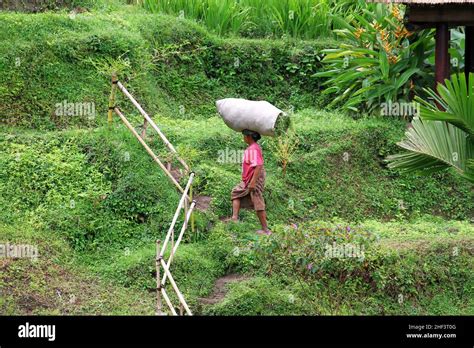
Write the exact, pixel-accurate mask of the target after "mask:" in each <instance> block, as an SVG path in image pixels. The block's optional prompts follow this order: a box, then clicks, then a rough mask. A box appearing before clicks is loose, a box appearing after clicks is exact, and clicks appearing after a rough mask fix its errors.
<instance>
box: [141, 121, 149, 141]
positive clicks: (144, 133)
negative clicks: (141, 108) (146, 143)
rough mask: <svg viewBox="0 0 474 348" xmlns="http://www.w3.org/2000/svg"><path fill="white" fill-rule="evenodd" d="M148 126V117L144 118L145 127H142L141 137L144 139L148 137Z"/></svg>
mask: <svg viewBox="0 0 474 348" xmlns="http://www.w3.org/2000/svg"><path fill="white" fill-rule="evenodd" d="M147 126H148V123H147V121H146V119H143V126H142V127H143V128H142V134H141V137H142V139H143V140H145V139H146V127H147Z"/></svg>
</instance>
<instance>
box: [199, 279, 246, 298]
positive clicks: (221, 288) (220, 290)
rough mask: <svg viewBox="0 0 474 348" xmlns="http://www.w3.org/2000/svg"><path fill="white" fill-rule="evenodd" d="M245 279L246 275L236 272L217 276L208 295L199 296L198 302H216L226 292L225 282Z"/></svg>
mask: <svg viewBox="0 0 474 348" xmlns="http://www.w3.org/2000/svg"><path fill="white" fill-rule="evenodd" d="M246 279H248V276H245V275H242V274H237V273H232V274H227V275H225V276H223V277H221V278H218V279H217V280H216V283H215V284H214V290H213V291H212V294H211V295H210V296H208V297H202V298H200V299H199V302H200V303H201V304H205V305H208V304H215V303H218V302H220V301H222V300H223V299H224V297H225V295H226V293H227V284H229V283H233V282H237V281H241V280H246Z"/></svg>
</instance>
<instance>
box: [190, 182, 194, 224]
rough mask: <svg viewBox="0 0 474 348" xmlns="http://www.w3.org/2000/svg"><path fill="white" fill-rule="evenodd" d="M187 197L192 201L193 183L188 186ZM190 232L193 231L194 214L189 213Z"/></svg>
mask: <svg viewBox="0 0 474 348" xmlns="http://www.w3.org/2000/svg"><path fill="white" fill-rule="evenodd" d="M189 199H190V200H191V202H193V185H191V187H190V188H189ZM191 232H192V233H194V214H192V215H191Z"/></svg>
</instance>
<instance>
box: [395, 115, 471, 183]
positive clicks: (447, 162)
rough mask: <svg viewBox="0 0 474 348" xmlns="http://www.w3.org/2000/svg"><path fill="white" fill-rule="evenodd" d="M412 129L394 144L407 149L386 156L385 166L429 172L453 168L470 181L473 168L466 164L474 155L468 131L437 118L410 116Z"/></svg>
mask: <svg viewBox="0 0 474 348" xmlns="http://www.w3.org/2000/svg"><path fill="white" fill-rule="evenodd" d="M412 125H413V128H411V129H409V130H408V131H407V132H406V139H405V140H403V141H401V142H399V143H398V145H399V146H400V147H402V148H404V149H405V150H407V151H408V152H406V153H402V154H397V155H392V156H389V157H387V161H388V162H389V164H388V166H389V168H399V169H402V170H405V171H418V172H425V173H426V172H432V171H437V170H442V169H447V168H449V167H453V168H455V169H456V171H457V172H458V173H459V174H461V175H462V176H463V177H465V178H466V179H468V180H469V181H471V182H474V170H473V168H472V167H471V166H469V165H468V163H469V161H471V160H472V158H473V157H474V143H473V142H472V139H471V137H470V136H469V134H468V133H466V132H465V131H463V130H462V129H459V128H457V127H455V126H454V125H452V124H450V123H446V122H441V121H422V120H421V119H420V118H414V119H413V122H412Z"/></svg>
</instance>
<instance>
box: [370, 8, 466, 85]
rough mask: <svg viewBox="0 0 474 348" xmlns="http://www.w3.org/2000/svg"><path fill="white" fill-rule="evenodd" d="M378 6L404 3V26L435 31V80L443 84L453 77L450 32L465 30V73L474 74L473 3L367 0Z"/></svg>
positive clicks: (409, 28)
mask: <svg viewBox="0 0 474 348" xmlns="http://www.w3.org/2000/svg"><path fill="white" fill-rule="evenodd" d="M368 2H379V3H386V4H390V3H401V4H405V5H406V6H407V11H406V14H405V26H406V27H407V29H408V30H410V31H413V30H417V29H424V28H436V36H435V39H436V49H435V70H436V73H435V79H436V84H438V83H444V80H445V79H447V78H449V76H450V72H449V71H450V59H449V52H448V49H449V40H450V33H449V28H450V27H455V26H464V27H465V33H466V43H465V52H464V70H465V73H466V75H468V74H469V72H474V0H368Z"/></svg>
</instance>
